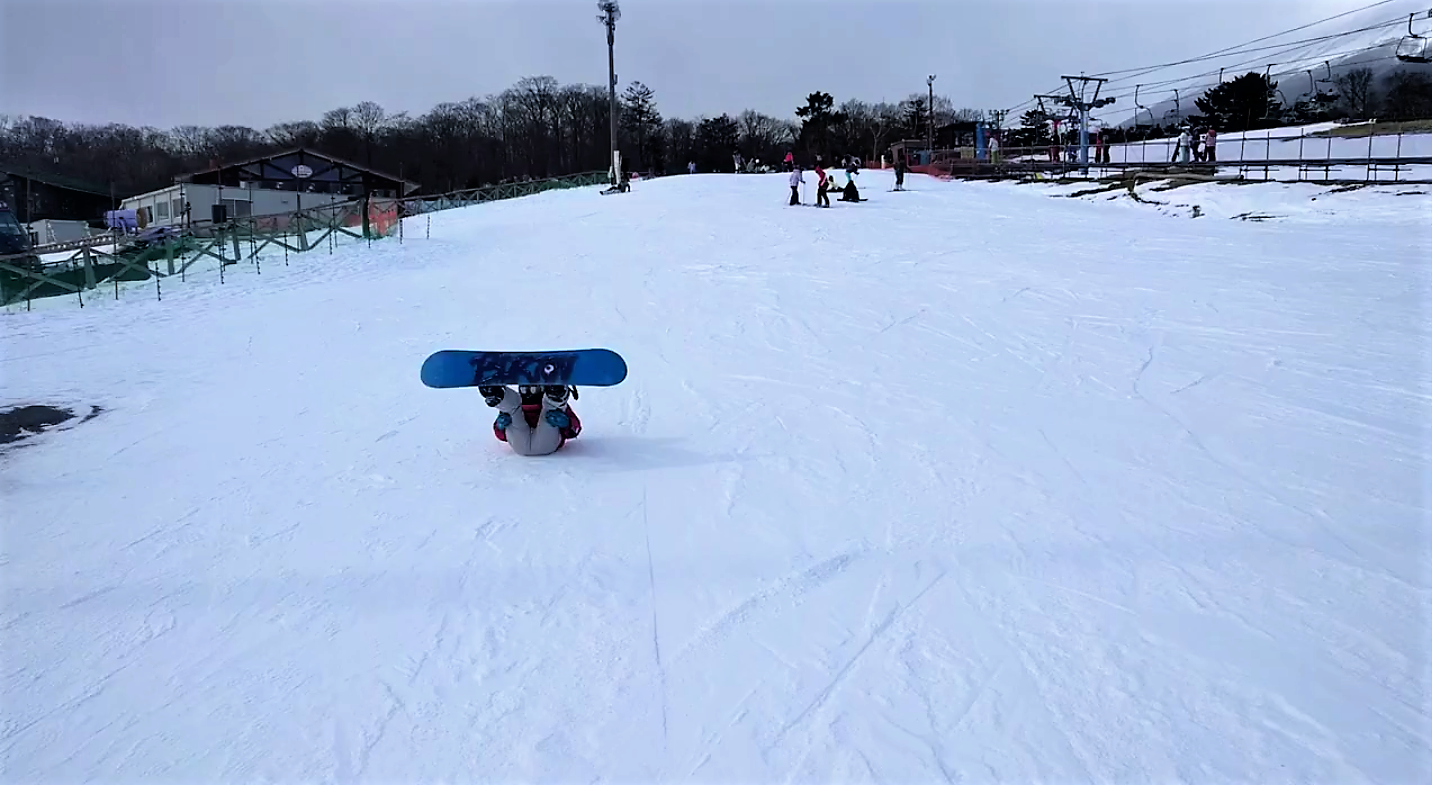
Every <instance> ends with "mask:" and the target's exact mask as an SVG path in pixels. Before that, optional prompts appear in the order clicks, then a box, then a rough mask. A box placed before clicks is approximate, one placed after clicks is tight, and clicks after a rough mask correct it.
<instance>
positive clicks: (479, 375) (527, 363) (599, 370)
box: [422, 349, 627, 389]
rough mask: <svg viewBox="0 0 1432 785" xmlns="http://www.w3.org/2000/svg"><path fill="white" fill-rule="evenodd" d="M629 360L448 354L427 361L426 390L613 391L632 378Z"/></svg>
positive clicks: (600, 355) (589, 353) (604, 353)
mask: <svg viewBox="0 0 1432 785" xmlns="http://www.w3.org/2000/svg"><path fill="white" fill-rule="evenodd" d="M626 374H627V366H626V360H623V359H622V357H621V355H619V354H617V353H616V352H614V351H612V350H610V349H571V350H566V351H555V352H474V351H467V350H463V349H444V350H442V351H440V352H434V353H433V354H432V355H430V356H429V357H428V359H426V360H424V361H423V369H422V379H423V384H426V385H427V386H429V387H436V388H439V389H446V388H450V387H479V386H483V385H509V384H519V385H520V384H532V385H536V384H566V385H572V386H574V387H610V386H612V385H614V384H621V382H622V380H623V379H625V378H626Z"/></svg>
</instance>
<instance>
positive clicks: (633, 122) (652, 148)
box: [618, 82, 662, 170]
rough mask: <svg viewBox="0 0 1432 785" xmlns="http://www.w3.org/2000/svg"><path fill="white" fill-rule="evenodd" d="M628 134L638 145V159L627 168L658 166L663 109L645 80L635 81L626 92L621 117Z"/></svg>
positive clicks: (619, 120) (651, 167) (623, 96)
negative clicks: (658, 108)
mask: <svg viewBox="0 0 1432 785" xmlns="http://www.w3.org/2000/svg"><path fill="white" fill-rule="evenodd" d="M618 122H619V123H621V126H622V130H623V131H625V136H626V138H627V139H630V140H631V141H632V143H633V144H635V145H636V160H635V161H633V162H631V163H630V164H629V165H627V166H624V167H623V168H625V169H628V170H632V169H648V170H649V169H653V168H656V166H655V164H656V160H655V159H656V157H657V153H659V152H660V148H661V138H662V133H661V126H662V120H661V112H659V111H657V108H656V93H655V92H654V91H653V90H652V89H651V88H650V87H647V86H646V85H644V84H642V83H641V82H632V83H631V84H629V85H627V89H626V91H625V92H623V93H622V110H621V115H620V116H619V117H618Z"/></svg>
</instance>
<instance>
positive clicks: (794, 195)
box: [791, 166, 805, 207]
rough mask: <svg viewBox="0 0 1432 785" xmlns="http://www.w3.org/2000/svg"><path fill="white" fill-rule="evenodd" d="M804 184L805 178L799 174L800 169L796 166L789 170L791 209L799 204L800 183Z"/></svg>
mask: <svg viewBox="0 0 1432 785" xmlns="http://www.w3.org/2000/svg"><path fill="white" fill-rule="evenodd" d="M804 182H805V176H804V175H802V174H801V168H800V167H799V166H797V167H796V168H794V169H792V170H791V207H795V206H797V205H799V204H800V203H801V183H804Z"/></svg>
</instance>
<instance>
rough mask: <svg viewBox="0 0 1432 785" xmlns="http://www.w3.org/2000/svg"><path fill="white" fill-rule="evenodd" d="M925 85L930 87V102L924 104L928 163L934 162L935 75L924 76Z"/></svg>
mask: <svg viewBox="0 0 1432 785" xmlns="http://www.w3.org/2000/svg"><path fill="white" fill-rule="evenodd" d="M925 86H926V87H928V88H930V103H928V104H926V105H925V117H926V119H927V120H928V121H929V122H928V123H927V125H929V130H928V134H929V138H928V139H927V140H926V144H927V146H928V147H929V148H930V163H934V162H935V75H934V74H930V75H929V76H927V77H925Z"/></svg>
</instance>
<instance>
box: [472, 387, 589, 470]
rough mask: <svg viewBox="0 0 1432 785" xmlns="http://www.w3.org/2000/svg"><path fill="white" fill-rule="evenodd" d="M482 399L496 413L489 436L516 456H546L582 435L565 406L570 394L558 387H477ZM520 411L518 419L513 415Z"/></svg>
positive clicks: (569, 407)
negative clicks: (500, 442) (507, 447)
mask: <svg viewBox="0 0 1432 785" xmlns="http://www.w3.org/2000/svg"><path fill="white" fill-rule="evenodd" d="M477 391H478V392H479V393H481V394H482V399H483V401H484V402H485V403H487V405H488V406H491V407H493V408H495V409H497V410H498V414H497V420H496V421H494V422H493V423H492V433H493V435H494V436H496V437H497V439H498V441H503V442H507V444H508V446H510V447H511V448H512V451H513V452H515V453H517V454H518V455H549V454H551V453H554V452H556V451H557V450H558V449H560V448H561V446H562V445H563V444H566V442H567V440H568V439H575V438H577V435H578V434H580V433H581V432H582V421H581V420H578V419H577V413H576V412H574V411H572V406H571V404H568V403H567V396H568V395H570V394H571V391H570V390H569V389H568V388H567V387H566V386H565V385H560V384H549V385H547V386H545V387H537V386H526V385H523V386H519V387H518V388H517V390H516V391H513V389H512V388H511V387H505V386H501V387H495V386H494V387H479V388H478V390H477ZM518 412H521V414H522V416H521V417H520V418H517V417H514V416H513V415H515V414H517V413H518Z"/></svg>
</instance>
